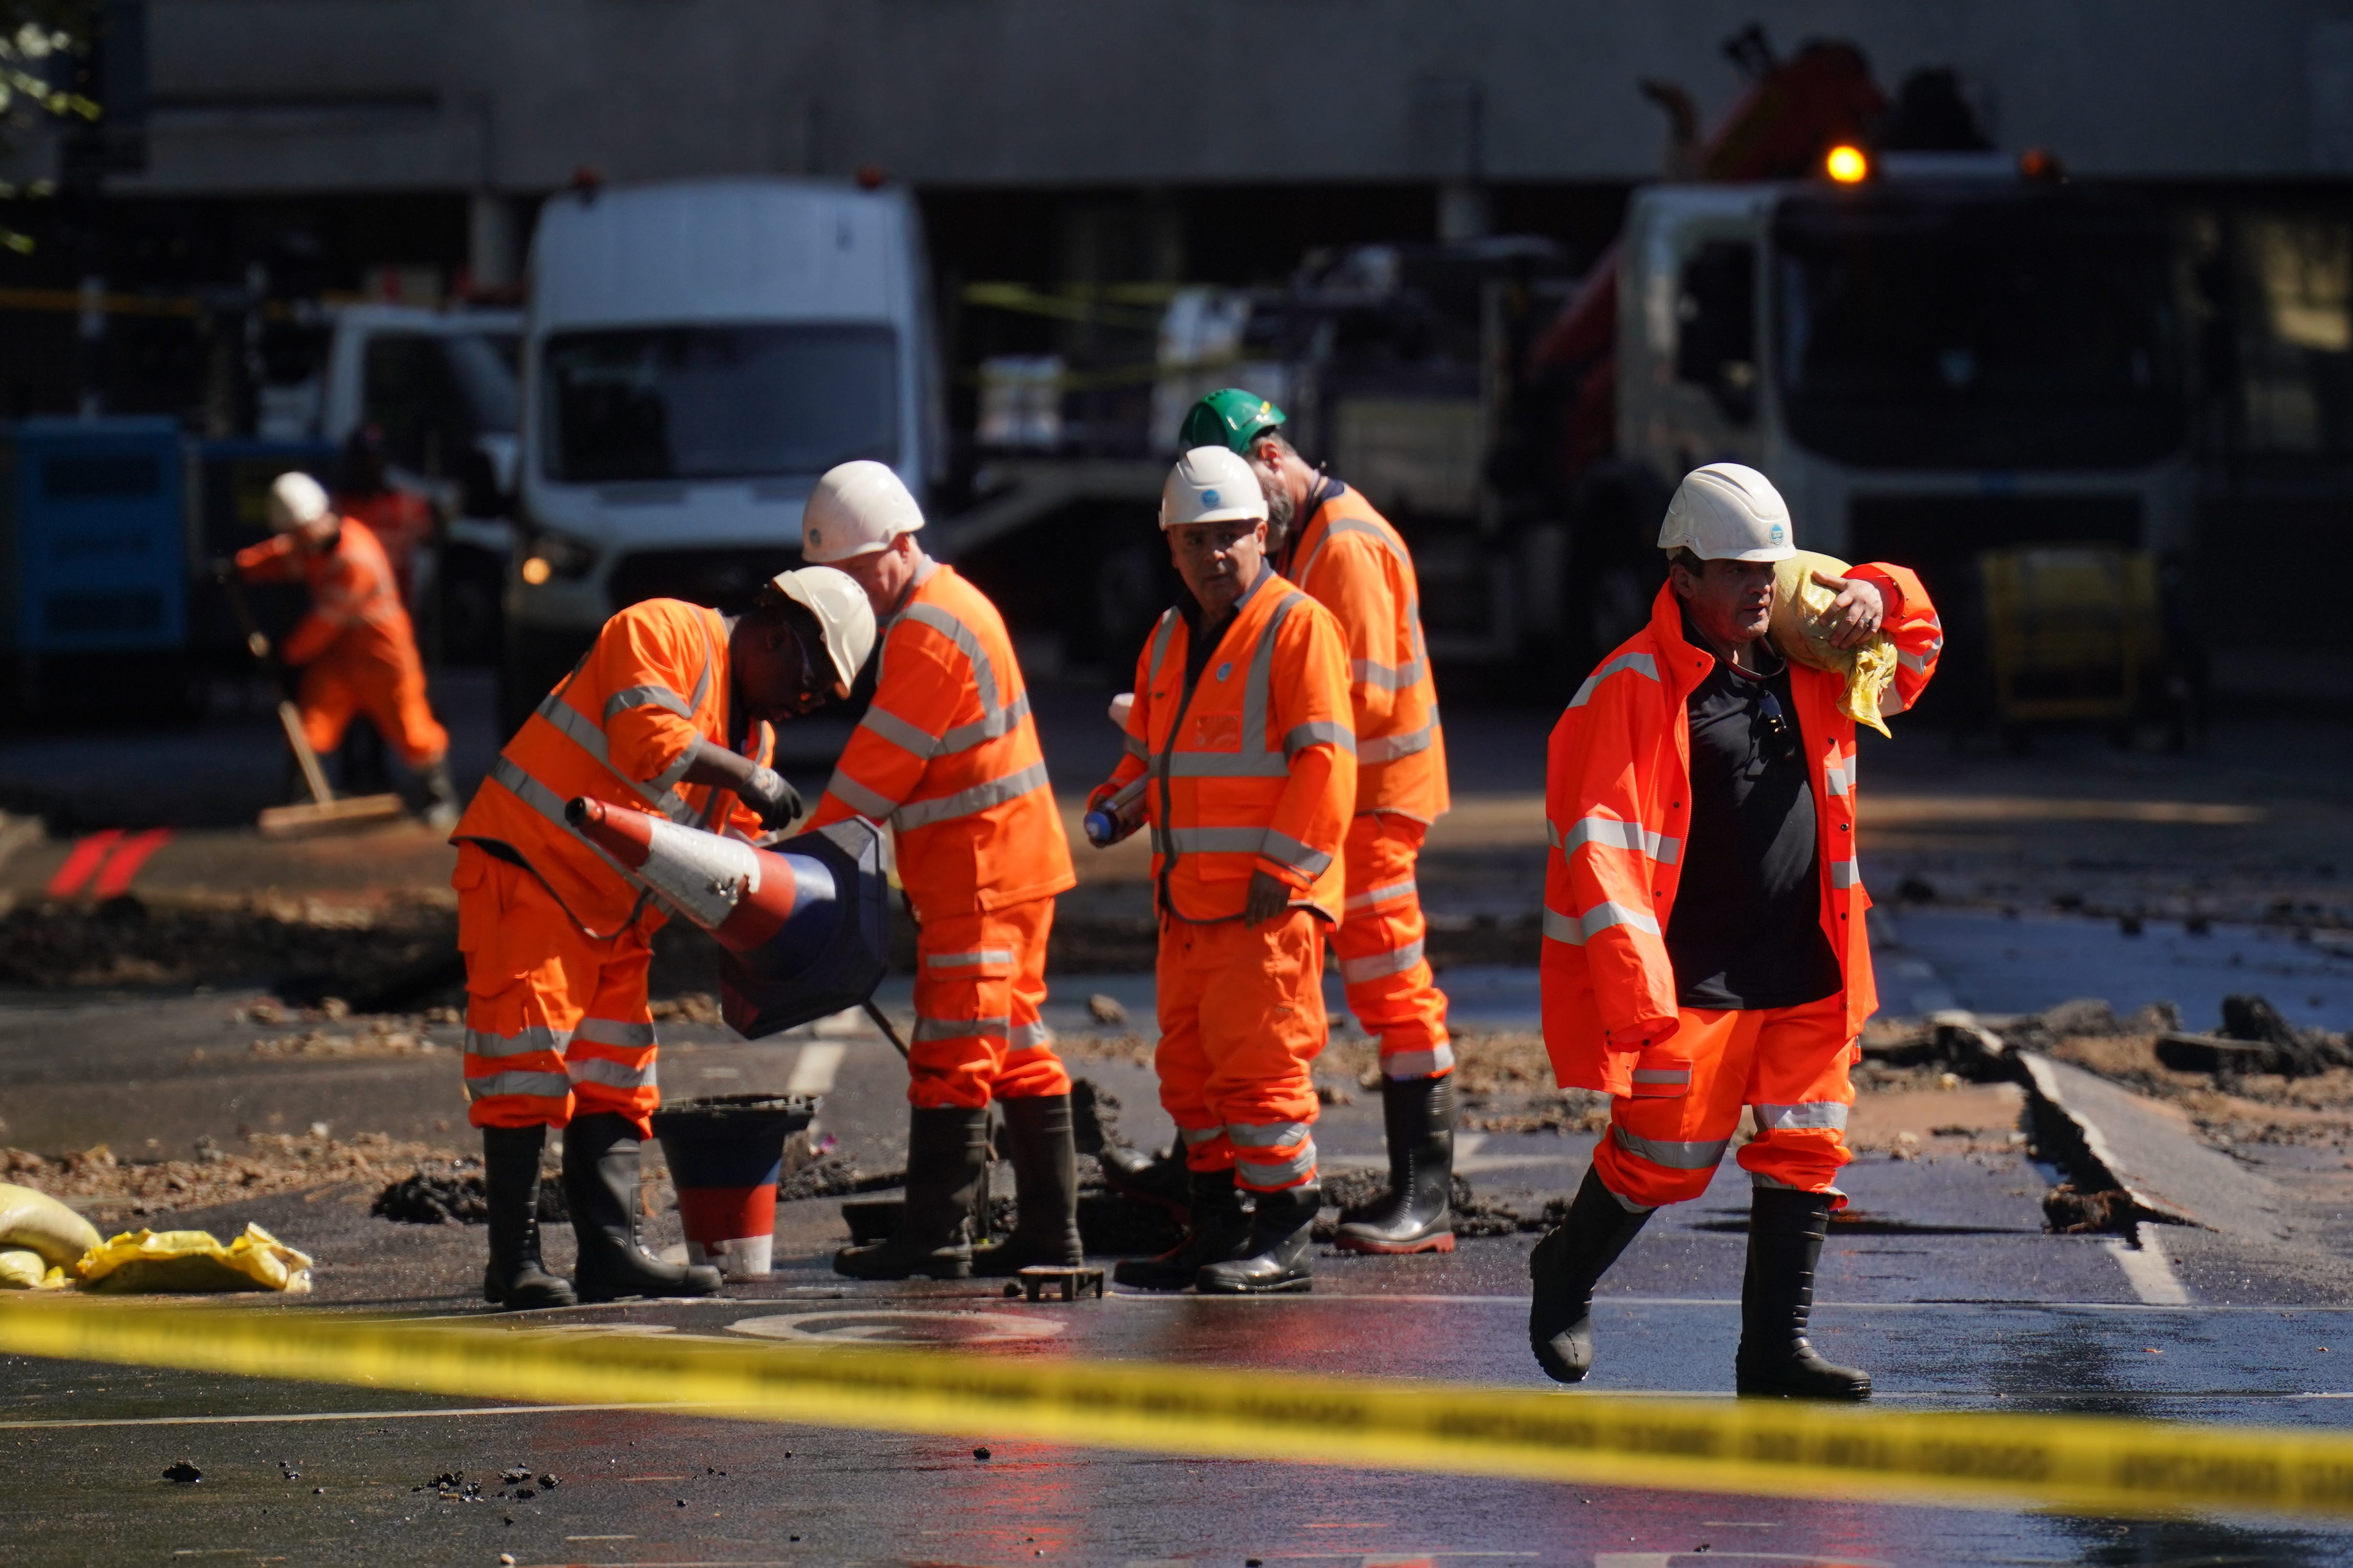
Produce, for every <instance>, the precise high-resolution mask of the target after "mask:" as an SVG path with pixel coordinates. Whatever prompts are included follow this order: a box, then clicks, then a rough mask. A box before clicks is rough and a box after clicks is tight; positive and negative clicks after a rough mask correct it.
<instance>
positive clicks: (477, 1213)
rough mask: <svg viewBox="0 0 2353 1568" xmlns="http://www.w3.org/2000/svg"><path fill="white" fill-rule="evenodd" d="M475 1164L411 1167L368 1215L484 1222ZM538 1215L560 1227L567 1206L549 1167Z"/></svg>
mask: <svg viewBox="0 0 2353 1568" xmlns="http://www.w3.org/2000/svg"><path fill="white" fill-rule="evenodd" d="M481 1168H482V1167H481V1162H480V1161H479V1160H467V1159H460V1160H457V1161H453V1162H452V1163H450V1164H449V1165H448V1166H447V1167H445V1168H438V1169H435V1170H431V1171H427V1170H423V1169H418V1170H415V1171H411V1172H410V1173H408V1174H407V1175H406V1176H403V1177H401V1178H400V1180H398V1181H396V1182H391V1183H387V1184H385V1188H384V1190H383V1191H382V1192H379V1193H378V1194H376V1195H375V1202H374V1203H372V1204H370V1205H368V1213H370V1214H372V1215H375V1217H376V1218H378V1219H388V1220H393V1221H396V1222H397V1223H399V1224H402V1225H488V1224H490V1223H491V1198H490V1191H489V1189H488V1188H487V1187H485V1186H484V1185H483V1183H482V1176H481ZM542 1178H543V1179H542V1180H541V1182H540V1184H539V1210H538V1217H539V1221H540V1223H541V1224H542V1225H565V1224H568V1223H569V1222H570V1221H571V1218H572V1208H571V1205H569V1204H567V1203H566V1202H565V1198H564V1181H563V1178H562V1177H561V1175H559V1174H558V1173H555V1172H553V1171H548V1172H543V1173H542Z"/></svg>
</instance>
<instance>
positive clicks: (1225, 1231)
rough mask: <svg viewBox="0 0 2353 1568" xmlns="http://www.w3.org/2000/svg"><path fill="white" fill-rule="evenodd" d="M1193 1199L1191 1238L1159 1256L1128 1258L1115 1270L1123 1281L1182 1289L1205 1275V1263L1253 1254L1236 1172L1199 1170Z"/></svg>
mask: <svg viewBox="0 0 2353 1568" xmlns="http://www.w3.org/2000/svg"><path fill="white" fill-rule="evenodd" d="M1192 1178H1193V1179H1192V1184H1191V1191H1190V1193H1189V1194H1187V1206H1188V1207H1189V1208H1190V1210H1191V1213H1192V1216H1193V1217H1192V1219H1191V1221H1190V1222H1189V1223H1188V1224H1187V1226H1186V1230H1185V1239H1184V1240H1182V1241H1180V1242H1178V1243H1177V1244H1176V1246H1175V1247H1171V1248H1169V1249H1168V1250H1167V1251H1166V1252H1164V1253H1162V1254H1161V1255H1160V1256H1159V1257H1157V1258H1124V1259H1122V1260H1121V1261H1120V1262H1119V1263H1118V1264H1117V1265H1115V1266H1114V1267H1113V1269H1112V1271H1111V1277H1112V1279H1113V1280H1114V1281H1115V1282H1116V1283H1118V1284H1122V1285H1133V1286H1134V1287H1135V1288H1136V1289H1139V1290H1182V1289H1185V1287H1186V1286H1187V1285H1190V1284H1192V1283H1193V1282H1194V1281H1195V1280H1196V1279H1199V1278H1200V1274H1201V1269H1202V1268H1203V1267H1204V1266H1206V1265H1208V1264H1211V1263H1223V1262H1226V1261H1227V1260H1229V1259H1230V1258H1247V1257H1249V1256H1250V1211H1249V1210H1248V1209H1245V1208H1243V1207H1242V1194H1241V1189H1240V1188H1239V1187H1237V1186H1235V1185H1234V1173H1232V1172H1231V1171H1195V1172H1194V1173H1192Z"/></svg>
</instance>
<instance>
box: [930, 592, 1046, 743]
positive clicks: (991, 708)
mask: <svg viewBox="0 0 2353 1568" xmlns="http://www.w3.org/2000/svg"><path fill="white" fill-rule="evenodd" d="M899 618H900V619H901V620H907V621H913V622H914V623H915V624H916V625H918V626H929V627H931V629H932V630H934V631H935V632H937V633H939V634H940V636H942V637H945V638H947V639H948V641H950V642H952V643H954V644H955V647H956V651H957V652H959V653H961V654H963V655H964V657H965V662H966V663H968V664H969V665H971V666H972V685H973V691H974V693H975V694H976V696H977V697H978V698H979V699H980V717H979V718H978V719H976V720H974V721H972V722H971V723H969V724H959V725H956V726H955V728H954V729H951V730H949V731H947V732H946V733H945V734H944V735H941V736H939V737H938V738H937V739H936V740H935V741H934V749H933V751H932V752H930V753H929V754H930V755H933V756H948V755H951V754H953V753H955V752H965V751H970V750H971V749H972V748H973V747H975V746H976V745H979V744H980V743H981V742H983V741H993V740H995V739H997V737H998V736H999V735H1006V734H1010V733H1011V732H1012V731H1013V730H1014V728H1015V726H1017V725H1018V724H1019V723H1020V722H1021V721H1022V720H1023V719H1025V718H1027V717H1029V693H1028V692H1026V691H1025V692H1023V693H1022V694H1021V695H1020V696H1018V697H1016V698H1015V699H1014V700H1012V701H1010V702H1008V703H1004V704H1002V705H1000V704H999V703H998V701H997V693H998V692H1000V691H1001V690H1003V689H1004V687H1003V683H1002V682H1000V681H999V680H998V679H997V665H996V662H995V661H994V660H993V659H991V658H989V657H988V650H987V648H986V647H982V646H981V641H980V634H979V633H977V632H976V631H974V630H973V629H972V628H971V627H970V626H966V625H965V623H964V622H963V621H962V620H960V619H958V618H957V617H956V616H955V613H954V612H953V611H950V610H947V609H944V608H943V607H942V606H940V605H933V604H926V603H923V602H922V601H920V600H919V601H917V602H916V603H914V604H912V605H908V606H907V607H906V608H905V609H903V610H902V611H900V612H899ZM910 727H911V728H912V726H910ZM919 732H920V731H919ZM910 749H911V750H912V749H913V748H910Z"/></svg>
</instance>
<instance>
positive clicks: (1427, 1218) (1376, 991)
mask: <svg viewBox="0 0 2353 1568" xmlns="http://www.w3.org/2000/svg"><path fill="white" fill-rule="evenodd" d="M1282 424H1283V413H1282V409H1280V408H1277V407H1276V406H1275V405H1273V404H1271V403H1269V402H1268V401H1267V400H1266V399H1264V398H1262V397H1260V396H1257V395H1255V394H1252V393H1248V392H1243V391H1240V390H1238V389H1236V388H1232V387H1229V388H1227V389H1226V390H1225V391H1223V392H1213V393H1211V394H1210V395H1208V396H1207V397H1205V398H1203V399H1202V400H1201V401H1200V402H1198V403H1197V404H1195V405H1193V408H1192V412H1191V413H1189V414H1187V416H1186V418H1185V429H1184V433H1183V436H1182V437H1181V438H1180V441H1179V445H1181V446H1183V447H1187V448H1190V447H1206V446H1222V447H1230V448H1232V449H1233V450H1234V451H1236V452H1239V453H1240V454H1241V455H1242V456H1243V457H1244V458H1248V459H1249V460H1250V468H1252V469H1253V470H1254V471H1255V472H1256V473H1257V475H1258V480H1259V484H1260V487H1261V489H1264V490H1265V491H1266V499H1267V523H1266V537H1267V553H1268V556H1269V559H1271V561H1272V562H1273V563H1274V566H1275V570H1276V571H1278V572H1280V573H1282V575H1283V576H1285V577H1287V578H1289V579H1290V580H1291V581H1293V582H1294V583H1296V584H1299V586H1300V588H1301V590H1302V591H1303V592H1304V593H1305V594H1306V595H1308V596H1309V597H1310V598H1313V599H1314V601H1315V602H1316V603H1317V604H1319V605H1323V606H1324V608H1325V609H1327V610H1329V611H1331V612H1332V616H1333V618H1334V619H1335V620H1336V621H1337V622H1338V623H1339V626H1340V636H1341V638H1342V640H1343V641H1344V642H1345V643H1346V645H1347V649H1348V670H1349V679H1348V706H1349V710H1350V713H1351V715H1352V717H1353V719H1354V721H1355V726H1356V811H1355V815H1354V816H1351V817H1350V818H1349V819H1348V837H1347V841H1346V848H1345V853H1344V854H1343V856H1342V860H1343V862H1344V864H1345V867H1346V874H1347V895H1348V896H1347V901H1346V902H1345V904H1344V905H1343V906H1342V912H1341V916H1340V928H1339V930H1337V931H1335V932H1333V933H1332V947H1333V951H1334V952H1335V953H1336V954H1337V955H1338V957H1339V960H1340V979H1341V982H1342V984H1344V985H1345V987H1346V989H1347V996H1348V1010H1349V1011H1350V1012H1352V1013H1354V1014H1355V1015H1356V1021H1357V1022H1358V1023H1359V1024H1361V1025H1363V1026H1365V1028H1366V1030H1367V1031H1369V1032H1370V1033H1372V1034H1374V1035H1376V1036H1377V1037H1379V1039H1380V1062H1381V1110H1382V1121H1383V1122H1384V1123H1385V1125H1386V1127H1387V1130H1388V1146H1389V1195H1388V1201H1387V1202H1386V1203H1385V1204H1384V1205H1382V1206H1381V1207H1380V1208H1378V1209H1377V1210H1375V1211H1374V1212H1372V1213H1370V1214H1367V1215H1365V1216H1364V1217H1362V1218H1360V1219H1356V1220H1352V1221H1349V1222H1347V1223H1345V1224H1343V1225H1342V1226H1340V1232H1339V1237H1338V1238H1337V1239H1338V1241H1339V1245H1340V1246H1341V1247H1344V1248H1346V1249H1347V1250H1349V1251H1351V1252H1451V1251H1453V1250H1454V1227H1453V1225H1452V1223H1451V1215H1450V1213H1449V1210H1448V1203H1449V1188H1450V1186H1451V1182H1452V1177H1453V1171H1454V1100H1453V1095H1452V1093H1451V1088H1452V1084H1453V1079H1452V1076H1451V1075H1452V1073H1453V1071H1454V1048H1453V1047H1452V1045H1451V1043H1450V1042H1449V1038H1448V1036H1447V1033H1446V997H1445V994H1443V993H1442V992H1440V990H1439V989H1438V984H1437V982H1436V980H1435V979H1434V978H1433V977H1432V975H1431V973H1430V961H1429V959H1428V958H1427V957H1426V956H1425V955H1424V953H1423V952H1422V941H1423V937H1424V935H1425V933H1426V931H1427V930H1428V927H1427V926H1426V924H1425V923H1424V921H1423V920H1422V915H1421V894H1420V891H1419V889H1418V888H1417V886H1416V885H1415V882H1414V863H1415V861H1416V860H1417V859H1418V858H1419V857H1420V854H1421V840H1422V836H1423V835H1424V834H1425V833H1427V832H1428V831H1429V830H1430V824H1431V823H1432V822H1434V821H1436V820H1437V819H1438V817H1439V815H1440V813H1442V812H1444V811H1445V810H1446V807H1447V795H1446V741H1445V737H1444V735H1443V734H1442V733H1441V732H1440V730H1439V725H1438V688H1437V686H1436V684H1435V683H1434V682H1433V681H1432V679H1430V652H1429V649H1428V647H1426V646H1425V645H1424V644H1423V642H1422V637H1421V605H1420V597H1421V595H1420V589H1419V585H1418V584H1417V583H1416V581H1415V578H1414V571H1413V557H1412V555H1411V554H1409V552H1407V550H1406V546H1405V541H1404V540H1403V539H1401V538H1399V537H1398V531H1397V530H1396V529H1394V528H1392V527H1390V526H1389V523H1388V519H1386V518H1384V517H1382V516H1381V514H1380V513H1379V512H1377V511H1375V510H1373V508H1372V506H1371V505H1370V503H1368V502H1367V501H1366V500H1365V498H1364V497H1363V496H1362V495H1359V494H1358V493H1357V492H1356V491H1355V490H1353V489H1349V488H1348V487H1347V486H1346V485H1344V484H1342V483H1341V482H1340V481H1339V480H1337V479H1332V478H1330V477H1328V476H1327V475H1325V474H1324V473H1323V472H1321V471H1320V470H1318V469H1316V468H1310V467H1308V465H1307V463H1306V462H1305V460H1304V459H1303V458H1301V457H1300V456H1299V453H1298V452H1297V451H1296V450H1295V449H1294V448H1293V447H1292V445H1291V443H1290V442H1289V441H1288V440H1286V439H1285V438H1284V437H1283V435H1282Z"/></svg>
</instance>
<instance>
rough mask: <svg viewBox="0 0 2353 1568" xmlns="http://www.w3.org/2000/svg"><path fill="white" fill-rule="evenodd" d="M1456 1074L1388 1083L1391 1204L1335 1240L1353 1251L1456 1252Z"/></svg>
mask: <svg viewBox="0 0 2353 1568" xmlns="http://www.w3.org/2000/svg"><path fill="white" fill-rule="evenodd" d="M1453 1086H1454V1075H1453V1074H1451V1073H1449V1074H1448V1075H1447V1076H1446V1077H1444V1078H1385V1079H1382V1080H1381V1120H1382V1121H1384V1122H1385V1123H1387V1125H1388V1135H1389V1197H1388V1203H1386V1204H1384V1205H1382V1206H1381V1207H1380V1209H1379V1210H1378V1211H1377V1213H1374V1214H1370V1215H1366V1216H1365V1217H1364V1218H1363V1219H1357V1220H1350V1221H1348V1222H1347V1223H1346V1224H1345V1225H1343V1226H1341V1227H1340V1234H1339V1236H1338V1237H1336V1238H1335V1239H1336V1240H1337V1241H1338V1243H1339V1245H1340V1247H1341V1248H1342V1249H1343V1250H1345V1251H1348V1252H1451V1251H1453V1250H1454V1216H1453V1213H1452V1211H1451V1209H1450V1208H1449V1207H1448V1206H1447V1205H1448V1204H1449V1203H1450V1202H1451V1188H1452V1185H1453V1180H1454V1087H1453Z"/></svg>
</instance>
